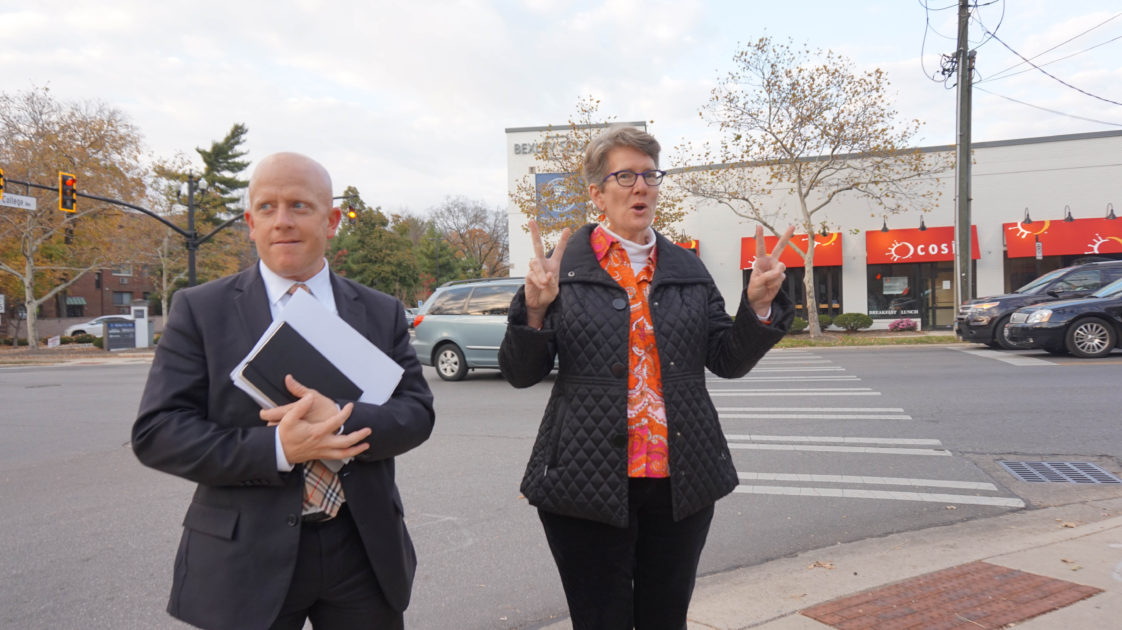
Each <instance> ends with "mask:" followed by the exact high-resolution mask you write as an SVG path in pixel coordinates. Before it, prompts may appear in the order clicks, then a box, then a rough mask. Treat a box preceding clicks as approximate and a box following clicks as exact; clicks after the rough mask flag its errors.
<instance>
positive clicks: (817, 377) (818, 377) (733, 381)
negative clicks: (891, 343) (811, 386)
mask: <svg viewBox="0 0 1122 630" xmlns="http://www.w3.org/2000/svg"><path fill="white" fill-rule="evenodd" d="M705 380H706V382H707V383H708V384H710V385H712V384H713V383H722V384H726V385H740V384H741V383H744V382H758V381H783V382H784V383H793V382H797V381H859V380H861V379H860V378H858V377H856V376H853V375H850V374H845V375H835V374H814V375H811V376H790V375H788V376H746V377H741V378H721V377H719V376H711V377H706V379H705Z"/></svg>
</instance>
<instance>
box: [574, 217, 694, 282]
mask: <svg viewBox="0 0 1122 630" xmlns="http://www.w3.org/2000/svg"><path fill="white" fill-rule="evenodd" d="M595 228H596V224H595V223H590V224H588V225H585V226H583V227H581V228H580V229H579V230H577V231H576V233H574V234H573V235H572V236H571V237H570V238H569V244H568V245H566V247H565V257H564V258H563V259H561V278H560V279H559V280H560V282H569V281H574V280H580V281H583V282H589V281H598V282H608V283H611V284H616V281H615V280H612V277H611V276H609V275H608V272H606V271H604V269H603V268H602V267H600V261H599V260H597V258H596V253H595V252H594V251H593V250H592V230H593V229H595ZM655 241H656V244H655V248H656V249H658V261H657V263H656V264H655V273H654V277H653V278H652V280H651V284H652V285H657V284H662V283H667V282H669V283H678V282H699V281H708V280H709V274H708V273H707V272H706V271H705V266H704V265H702V264H701V261H700V260H698V259H697V256H695V255H694V254H693V253H691V252H688V251H686V250H685V249H683V248H681V247H679V246H678V245H676V244H674V243H672V242H670V239H668V238H666V237H665V236H663V235H662V234H659V233H658V230H655ZM691 259H692V260H691Z"/></svg>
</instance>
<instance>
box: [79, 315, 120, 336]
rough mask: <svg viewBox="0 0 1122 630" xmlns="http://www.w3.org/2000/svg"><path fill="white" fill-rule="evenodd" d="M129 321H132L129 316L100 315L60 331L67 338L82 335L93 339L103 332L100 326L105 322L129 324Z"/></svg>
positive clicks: (103, 328)
mask: <svg viewBox="0 0 1122 630" xmlns="http://www.w3.org/2000/svg"><path fill="white" fill-rule="evenodd" d="M131 321H133V319H132V316H130V315H102V316H101V317H95V318H93V319H91V320H90V321H88V322H82V323H81V324H74V325H73V326H67V327H66V330H64V331H62V334H63V335H65V336H67V337H73V336H74V335H82V334H86V335H93V336H94V337H100V336H101V335H102V332H104V330H105V327H104V326H102V324H104V323H105V322H131Z"/></svg>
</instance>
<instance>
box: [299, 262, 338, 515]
mask: <svg viewBox="0 0 1122 630" xmlns="http://www.w3.org/2000/svg"><path fill="white" fill-rule="evenodd" d="M300 289H303V290H305V291H307V292H308V293H311V290H310V289H308V285H306V284H304V283H303V282H297V283H296V284H294V285H292V286H291V287H289V288H288V295H292V294H293V293H295V292H296V291H298V290H300ZM345 500H346V497H345V496H343V484H341V483H339V475H336V474H335V472H334V471H332V470H331V469H330V468H328V467H327V465H326V464H324V463H323V462H322V461H320V460H318V459H313V460H310V461H306V462H304V509H303V518H304V520H305V521H326V520H330V519H333V518H335V516H336V515H337V514H338V513H339V508H340V507H342V506H343V501H345Z"/></svg>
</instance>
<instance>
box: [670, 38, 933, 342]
mask: <svg viewBox="0 0 1122 630" xmlns="http://www.w3.org/2000/svg"><path fill="white" fill-rule="evenodd" d="M733 61H734V65H735V69H734V70H733V71H732V72H730V73H729V74H728V75H727V76H726V77H724V78H723V79H721V80H720V81H719V83H718V85H717V86H716V87H715V88H713V91H712V96H711V98H710V99H709V102H708V103H707V104H706V105H705V106H704V107H703V108H702V110H701V112H700V113H701V116H702V118H703V119H705V120H706V121H707V122H708V123H709V124H710V125H711V126H714V127H716V128H717V129H718V130H719V131H720V133H721V140H720V142H719V145H718V146H717V147H715V148H714V147H712V146H705V147H703V148H701V149H695V148H694V147H691V146H688V145H687V146H685V147H683V151H684V152H685V153H687V154H690V155H692V157H691V158H690V161H691V162H692V163H694V164H706V165H716V166H704V167H694V168H691V169H688V171H687V173H686V174H685V175H684V176H683V178H682V179H683V180H684V184H685V186H686V187H687V188H688V189H689V191H690V192H691V193H692V194H694V195H696V196H698V197H703V198H707V199H711V200H714V201H716V202H718V203H720V204H721V205H724V206H726V207H727V208H729V209H730V210H732V211H733V212H734V213H735V214H737V215H738V216H741V217H745V218H749V219H752V220H755V221H758V222H760V223H761V224H763V225H764V226H765V227H766V228H767V229H768V230H770V231H771V232H772V233H773V234H775V235H777V236H778V235H779V233H780V232H781V231H782V230H784V229H785V228H786V226H787V224H789V223H794V224H796V225H799V226H801V227H802V228H803V230H805V232H806V233H807V234H808V235H812V234H813V233H814V232H817V231H818V230H819V229H822V230H830V229H834V228H837V229H841V228H843V227H844V226H841V225H838V224H837V223H832V222H831V221H830V220H829V218H828V217H827V216H826V213H825V209H826V208H827V207H828V206H829V205H830V204H831V203H832V202H834V201H835V200H837V199H838V198H839V197H840V196H842V195H856V196H861V197H864V198H865V199H867V200H869V201H871V202H872V203H873V205H875V206H877V207H879V208H880V209H881V210H882V211H883V212H884V213H886V214H894V213H897V212H900V211H902V210H904V209H906V208H909V207H911V208H918V209H920V210H922V211H924V212H926V211H928V210H929V209H930V206H932V205H933V204H934V200H935V199H936V198H937V197H938V194H939V193H938V191H937V189H936V187H935V186H934V183H933V181H932V180H933V177H934V176H935V175H936V174H938V173H941V172H944V171H946V170H947V169H948V168H949V166H950V165H949V164H948V163H947V159H946V158H945V156H940V155H938V154H930V153H922V152H921V151H919V150H918V149H914V148H908V147H909V146H910V145H911V143H912V141H913V139H914V138H915V136H916V134H917V132H918V131H919V128H920V126H921V123H920V122H919V121H918V120H911V121H899V120H897V113H896V111H895V110H894V109H893V108H892V106H891V99H890V98H889V94H888V90H889V82H888V78H887V77H886V76H885V74H884V72H882V71H881V70H879V69H877V70H872V71H867V72H861V73H858V72H856V71H854V69H853V66H852V63H851V62H850V61H849V60H848V59H846V58H845V57H843V56H841V55H838V54H836V53H833V52H831V51H825V52H823V51H821V50H817V51H810V50H809V49H807V48H805V47H804V48H802V49H795V48H793V47H792V45H791V44H790V43H789V42H788V43H787V44H778V43H775V42H773V41H772V40H771V39H770V38H768V37H764V38H761V39H760V40H758V41H757V42H755V43H754V44H751V45H749V46H747V47H745V48H744V49H743V50H741V51H739V52H737V53H736V55H735V56H734V58H733ZM879 213H880V212H877V213H876V214H879ZM790 247H793V248H794V249H795V250H796V251H798V252H799V254H800V255H801V256H802V258H803V261H804V263H805V276H804V287H805V289H806V291H805V293H806V300H807V314H808V319H809V323H810V333H811V335H812V336H815V337H817V336H819V335H820V334H821V328H820V327H819V324H818V305H817V297H816V295H815V292H814V238H808V239H807V246H806V248H805V249H800V248H799V247H798V246H796V245H795V244H793V243H792V244H791V245H790Z"/></svg>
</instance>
